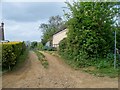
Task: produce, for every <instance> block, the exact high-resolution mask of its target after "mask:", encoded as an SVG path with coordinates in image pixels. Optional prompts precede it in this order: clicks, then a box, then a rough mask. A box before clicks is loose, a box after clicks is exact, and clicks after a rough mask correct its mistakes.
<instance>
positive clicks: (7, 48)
mask: <svg viewBox="0 0 120 90" xmlns="http://www.w3.org/2000/svg"><path fill="white" fill-rule="evenodd" d="M25 48H26V47H25V44H24V43H23V42H8V43H3V44H2V67H3V69H4V68H8V69H9V70H11V67H13V66H14V65H15V64H16V60H17V58H18V57H19V56H20V55H21V53H23V51H24V50H25Z"/></svg>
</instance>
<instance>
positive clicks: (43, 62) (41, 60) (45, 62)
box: [34, 50, 49, 69]
mask: <svg viewBox="0 0 120 90" xmlns="http://www.w3.org/2000/svg"><path fill="white" fill-rule="evenodd" d="M34 52H35V53H36V55H37V56H38V59H39V60H40V62H41V64H42V65H43V67H44V68H46V69H47V68H48V66H49V63H48V61H47V60H46V59H45V56H44V55H43V54H42V53H41V52H40V51H38V50H34Z"/></svg>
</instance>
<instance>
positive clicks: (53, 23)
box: [40, 15, 64, 45]
mask: <svg viewBox="0 0 120 90" xmlns="http://www.w3.org/2000/svg"><path fill="white" fill-rule="evenodd" d="M63 25H64V22H63V20H62V18H61V17H60V16H59V15H57V16H52V17H50V18H49V20H48V23H47V24H46V23H42V24H41V25H40V29H41V30H42V32H43V36H42V41H41V42H42V44H43V45H45V44H46V43H47V41H51V40H52V35H53V34H54V33H55V32H57V31H59V29H60V28H61V27H62V26H63Z"/></svg>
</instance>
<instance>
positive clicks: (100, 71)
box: [48, 51, 119, 78]
mask: <svg viewBox="0 0 120 90" xmlns="http://www.w3.org/2000/svg"><path fill="white" fill-rule="evenodd" d="M48 53H50V54H51V55H54V56H58V55H59V54H58V53H57V52H55V51H48ZM59 57H61V58H62V60H63V61H64V62H65V63H67V64H68V65H70V66H71V67H72V68H74V69H75V70H82V71H84V72H87V73H89V74H92V75H95V76H98V77H105V76H107V77H110V78H116V77H118V72H119V69H114V67H112V66H110V67H106V68H97V67H98V66H97V65H94V64H93V65H91V66H87V67H84V68H79V64H78V63H77V62H74V60H69V59H67V58H66V59H65V58H63V57H62V56H60V55H59ZM98 64H100V63H98Z"/></svg>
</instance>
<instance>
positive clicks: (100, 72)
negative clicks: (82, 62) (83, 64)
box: [83, 67, 118, 78]
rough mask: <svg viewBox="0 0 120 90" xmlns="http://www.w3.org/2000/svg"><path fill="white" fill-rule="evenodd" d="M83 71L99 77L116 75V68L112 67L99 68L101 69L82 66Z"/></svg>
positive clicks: (113, 76) (114, 76)
mask: <svg viewBox="0 0 120 90" xmlns="http://www.w3.org/2000/svg"><path fill="white" fill-rule="evenodd" d="M83 71H85V72H87V73H89V74H92V75H95V76H99V77H105V76H107V77H110V78H116V77H118V69H114V68H112V67H111V68H101V69H94V70H90V69H89V67H87V68H84V69H83Z"/></svg>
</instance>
